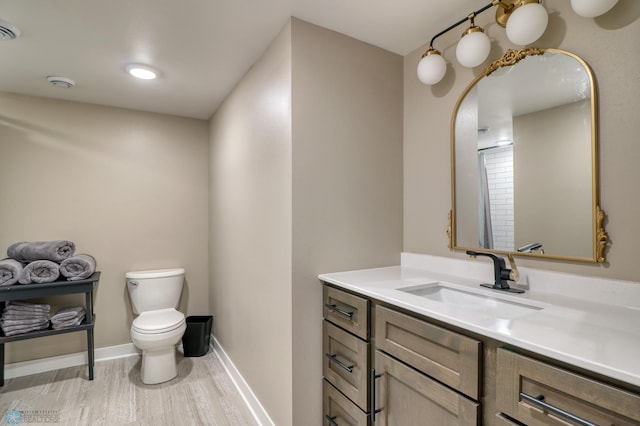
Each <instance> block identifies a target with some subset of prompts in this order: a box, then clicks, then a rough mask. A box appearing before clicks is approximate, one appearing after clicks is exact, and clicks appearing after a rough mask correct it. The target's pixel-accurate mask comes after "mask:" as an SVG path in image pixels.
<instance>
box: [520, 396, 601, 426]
mask: <svg viewBox="0 0 640 426" xmlns="http://www.w3.org/2000/svg"><path fill="white" fill-rule="evenodd" d="M520 398H522V399H524V400H525V401H527V402H530V403H531V404H533V405H535V406H537V407H538V408H542V409H543V410H547V411H550V412H552V413H554V414H557V415H559V416H560V417H564V418H565V419H569V420H571V421H573V422H575V423H577V424H579V425H580V426H598V425H596V424H595V423H591V422H590V421H587V420H584V419H582V418H580V417H578V416H576V415H574V414H571V413H569V412H567V411H564V410H563V409H561V408H558V407H555V406H553V405H551V404H549V403H547V402H544V395H540V396H538V397H537V398H536V397H533V396H531V395H527V394H526V393H524V392H520Z"/></svg>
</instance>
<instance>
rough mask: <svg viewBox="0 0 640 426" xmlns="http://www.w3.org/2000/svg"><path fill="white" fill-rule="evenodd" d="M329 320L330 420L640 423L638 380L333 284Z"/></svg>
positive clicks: (516, 425)
mask: <svg viewBox="0 0 640 426" xmlns="http://www.w3.org/2000/svg"><path fill="white" fill-rule="evenodd" d="M323 322H324V324H323V328H324V337H323V347H324V357H323V362H324V364H323V374H324V383H323V386H324V395H323V399H324V402H323V406H324V421H323V424H324V425H329V426H336V425H340V426H345V425H349V426H356V425H358V426H363V425H367V426H371V425H378V426H409V425H411V426H413V425H437V426H441V425H462V426H464V425H474V426H478V425H483V426H492V425H497V426H522V425H528V426H537V425H565V426H566V425H572V426H575V425H581V426H588V425H599V426H602V425H607V426H609V425H615V426H627V425H636V426H637V425H640V389H638V387H637V386H633V385H630V384H625V383H620V382H616V381H614V380H611V379H608V378H606V377H603V376H600V375H596V374H592V373H590V372H587V371H584V370H581V369H579V368H574V367H572V366H571V365H566V364H563V363H560V362H557V361H554V360H551V359H548V358H547V357H544V356H542V355H539V354H535V353H531V352H528V351H525V350H521V349H519V348H516V347H512V346H508V345H506V344H505V343H503V342H500V341H497V340H494V339H491V338H488V337H486V336H481V335H477V334H475V333H472V332H470V331H467V330H465V329H462V328H459V327H455V326H453V325H451V326H450V325H448V324H447V323H443V322H441V321H437V320H433V319H430V318H428V317H425V316H422V315H419V314H414V313H412V312H410V311H407V310H404V309H402V308H399V307H396V306H394V305H391V304H389V303H383V302H380V301H378V300H375V299H369V298H367V297H365V296H362V295H359V294H358V293H354V292H349V291H343V290H341V289H338V288H336V287H333V286H331V285H329V284H325V285H324V321H323ZM507 347H508V349H507Z"/></svg>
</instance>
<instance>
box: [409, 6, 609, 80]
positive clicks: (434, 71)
mask: <svg viewBox="0 0 640 426" xmlns="http://www.w3.org/2000/svg"><path fill="white" fill-rule="evenodd" d="M541 2H542V0H493V1H492V2H491V3H489V4H487V5H486V6H483V7H481V8H480V9H478V10H476V11H475V12H471V13H470V14H469V15H468V16H467V17H466V18H463V19H461V20H459V21H458V22H456V23H454V24H453V25H451V26H449V27H448V28H446V29H444V30H442V31H440V32H439V33H438V34H436V35H435V36H433V38H432V39H431V42H430V43H429V48H428V49H427V51H426V52H425V53H424V54H423V55H422V59H421V60H420V62H419V63H418V79H419V80H420V81H421V82H422V83H424V84H426V85H433V84H436V83H438V82H439V81H440V80H442V78H443V77H444V75H445V73H446V70H447V64H446V61H445V60H444V58H443V57H442V54H441V53H440V52H439V51H438V50H436V49H435V48H434V47H433V42H434V41H435V40H436V39H437V38H438V37H440V36H441V35H443V34H446V33H448V32H449V31H451V30H452V29H454V28H456V27H457V26H459V25H461V24H463V23H465V22H467V21H471V26H470V27H469V28H468V29H467V30H466V31H465V32H464V33H463V34H462V38H461V39H460V41H459V42H458V45H457V46H456V58H457V59H458V62H460V64H461V65H463V66H465V67H468V68H472V67H476V66H478V65H480V64H482V63H483V62H484V61H485V60H486V59H487V57H488V56H489V51H490V50H491V41H490V40H489V37H487V35H486V34H485V33H484V31H483V30H482V28H480V27H478V26H476V25H475V23H474V20H475V18H476V16H477V15H479V14H481V13H482V12H484V11H486V10H488V9H490V8H491V7H493V6H496V7H497V9H496V22H497V23H498V25H500V26H501V27H504V28H506V33H507V38H508V39H509V40H510V41H511V42H512V43H514V44H517V45H520V46H526V45H529V44H531V43H533V42H535V41H536V40H538V39H539V38H540V37H541V36H542V34H544V32H545V30H546V29H547V24H548V23H549V15H548V14H547V10H546V9H545V7H544V6H543V5H542V4H541ZM617 2H618V0H571V7H572V8H573V10H574V11H575V12H576V13H577V14H578V15H580V16H584V17H591V18H593V17H596V16H600V15H602V14H604V13H606V12H608V11H609V10H611V8H613V7H614V6H615V5H616V3H617Z"/></svg>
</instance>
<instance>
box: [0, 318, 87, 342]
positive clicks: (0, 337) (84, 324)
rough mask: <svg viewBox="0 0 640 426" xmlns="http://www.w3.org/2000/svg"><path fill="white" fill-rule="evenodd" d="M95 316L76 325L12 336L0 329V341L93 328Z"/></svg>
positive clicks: (14, 340) (13, 340) (34, 337)
mask: <svg viewBox="0 0 640 426" xmlns="http://www.w3.org/2000/svg"><path fill="white" fill-rule="evenodd" d="M95 321H96V316H95V315H94V316H93V320H92V321H91V322H87V321H86V320H85V321H82V323H80V324H78V325H74V326H72V327H66V328H61V329H58V330H55V329H53V328H51V326H49V328H47V329H44V330H38V331H29V332H27V333H22V334H14V335H13V336H5V335H4V334H3V333H2V330H0V343H9V342H17V341H18V340H27V339H36V338H38V337H45V336H55V335H56V334H64V333H73V332H74V331H86V330H90V329H92V328H93V326H94V325H95Z"/></svg>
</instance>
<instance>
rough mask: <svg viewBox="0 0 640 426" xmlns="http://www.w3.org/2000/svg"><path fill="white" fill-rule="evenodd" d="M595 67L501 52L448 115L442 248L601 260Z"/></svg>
mask: <svg viewBox="0 0 640 426" xmlns="http://www.w3.org/2000/svg"><path fill="white" fill-rule="evenodd" d="M597 107H598V102H597V93H596V86H595V80H594V76H593V73H592V71H591V69H590V68H589V66H588V65H587V64H586V63H585V62H584V60H582V59H581V58H580V57H578V56H577V55H575V54H573V53H570V52H567V51H563V50H559V49H539V48H525V49H521V50H518V51H514V50H509V51H507V52H506V53H505V54H504V56H503V57H502V58H501V59H499V60H497V61H494V62H493V63H491V64H490V65H489V66H488V67H487V68H486V69H485V70H484V71H483V72H482V73H481V74H480V75H479V76H478V77H476V78H475V79H474V80H473V81H472V82H471V84H470V85H469V86H467V88H466V89H465V90H464V91H463V93H462V95H461V96H460V98H459V99H458V102H457V104H456V106H455V109H454V110H453V115H452V119H451V181H452V190H451V212H450V213H449V228H448V229H447V233H448V235H449V247H450V248H452V249H456V250H483V251H489V252H496V253H503V254H509V253H510V254H513V255H519V256H530V257H539V258H550V259H561V260H572V261H583V262H605V260H606V259H605V253H604V251H605V247H606V245H607V240H608V236H607V234H606V232H605V230H604V225H603V222H604V218H605V214H604V212H603V211H602V210H601V209H600V205H599V201H598V194H599V191H598V167H597V165H598V130H597V112H598V111H597Z"/></svg>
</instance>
